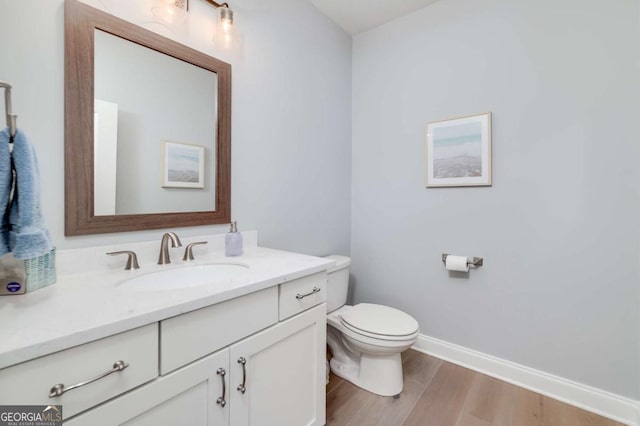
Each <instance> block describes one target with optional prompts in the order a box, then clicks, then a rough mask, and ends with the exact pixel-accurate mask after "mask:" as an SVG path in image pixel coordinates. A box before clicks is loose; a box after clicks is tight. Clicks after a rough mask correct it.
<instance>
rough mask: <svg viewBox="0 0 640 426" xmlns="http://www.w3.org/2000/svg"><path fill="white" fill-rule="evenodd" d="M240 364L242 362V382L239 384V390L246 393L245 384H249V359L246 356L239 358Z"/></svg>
mask: <svg viewBox="0 0 640 426" xmlns="http://www.w3.org/2000/svg"><path fill="white" fill-rule="evenodd" d="M238 364H242V384H239V385H238V388H237V389H238V390H239V391H240V393H245V392H246V391H247V388H246V387H245V385H246V384H247V360H246V359H244V357H240V358H238Z"/></svg>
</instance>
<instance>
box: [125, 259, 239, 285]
mask: <svg viewBox="0 0 640 426" xmlns="http://www.w3.org/2000/svg"><path fill="white" fill-rule="evenodd" d="M247 272H249V266H248V265H242V264H238V263H215V264H210V265H194V266H187V267H184V268H174V269H167V270H165V271H158V272H152V273H150V274H146V275H141V276H139V277H136V278H131V279H130V280H127V281H125V282H124V283H122V287H121V288H124V289H132V290H148V291H157V290H178V289H184V288H191V287H200V286H205V285H210V284H216V283H219V282H221V281H225V280H228V279H230V278H235V277H238V276H240V275H243V274H246V273H247Z"/></svg>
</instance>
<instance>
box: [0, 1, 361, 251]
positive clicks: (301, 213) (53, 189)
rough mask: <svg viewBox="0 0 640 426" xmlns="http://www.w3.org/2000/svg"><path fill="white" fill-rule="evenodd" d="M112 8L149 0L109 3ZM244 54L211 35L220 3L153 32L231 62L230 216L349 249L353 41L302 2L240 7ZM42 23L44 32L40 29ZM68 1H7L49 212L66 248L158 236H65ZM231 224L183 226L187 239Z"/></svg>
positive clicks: (20, 87) (16, 74)
mask: <svg viewBox="0 0 640 426" xmlns="http://www.w3.org/2000/svg"><path fill="white" fill-rule="evenodd" d="M96 3H97V4H104V5H106V6H108V7H109V8H110V9H111V11H112V12H113V13H114V14H119V13H120V12H121V11H125V12H126V11H128V10H129V9H131V8H134V7H136V6H140V7H142V9H141V10H142V12H144V13H147V12H148V9H145V8H144V7H145V6H144V5H145V4H149V2H148V1H144V0H136V1H135V2H133V1H132V2H121V1H112V0H100V1H99V2H96ZM233 7H234V9H235V10H236V22H237V24H238V28H239V29H241V31H242V36H243V43H244V46H243V48H242V50H241V51H234V52H222V51H217V50H216V49H215V48H214V47H213V46H212V43H211V40H212V33H211V31H212V30H211V22H212V20H213V15H214V13H215V10H214V8H212V7H210V6H209V5H207V4H206V3H205V2H200V1H192V2H191V12H190V17H189V21H188V22H187V24H186V25H187V27H186V28H179V29H177V30H171V31H170V30H168V29H166V28H164V27H161V26H159V25H155V24H153V23H152V22H151V19H150V12H149V13H147V14H148V15H149V16H148V17H146V18H145V19H146V20H145V21H144V22H143V23H144V24H145V25H146V26H147V27H148V28H150V29H153V30H155V31H157V32H160V33H162V34H163V35H165V36H169V37H172V38H174V39H176V40H177V41H180V42H183V43H186V44H188V45H190V46H191V47H194V48H196V49H199V50H202V51H204V52H205V53H208V54H210V55H212V56H217V57H219V58H220V59H223V60H226V61H227V62H230V63H231V64H232V66H233V89H232V90H233V102H232V108H233V110H232V120H233V122H232V140H233V141H232V215H233V219H234V220H237V221H238V224H239V227H240V229H257V230H259V231H260V243H261V244H262V245H265V246H270V247H277V248H282V249H288V250H295V251H299V252H304V253H311V254H318V255H323V254H329V253H332V252H339V253H347V252H348V251H349V238H350V221H349V217H350V201H349V200H350V173H351V172H350V168H351V145H350V138H351V38H350V37H349V36H347V35H346V34H345V33H344V32H342V31H341V30H340V29H338V27H337V26H335V25H334V24H333V23H331V22H330V21H329V20H328V19H327V18H326V17H324V16H323V15H321V14H320V13H319V12H318V11H317V10H316V9H315V8H314V7H313V6H312V5H311V4H309V3H308V2H305V1H299V0H275V1H272V2H269V5H268V6H265V4H264V2H263V1H261V0H237V1H235V2H234V3H233ZM35 29H37V30H35ZM63 31H64V19H63V1H62V0H47V1H42V0H21V1H12V0H0V42H1V43H2V50H1V54H0V79H3V80H7V81H8V82H10V83H12V84H13V85H14V93H13V95H14V96H13V101H14V102H13V107H14V110H15V111H16V113H17V114H19V118H18V124H19V126H20V127H21V128H23V129H24V131H25V132H27V134H28V135H29V136H30V138H31V140H32V141H33V143H34V145H35V146H36V149H37V152H38V155H39V158H40V165H41V175H42V182H43V189H42V192H43V200H42V202H43V210H44V214H45V218H46V222H47V225H48V226H49V228H50V230H51V234H52V237H53V240H54V242H55V244H56V245H57V246H58V247H59V248H70V247H83V246H92V245H102V244H112V243H113V244H120V243H122V244H123V245H124V244H126V243H127V242H130V241H140V240H155V239H158V240H159V237H160V235H161V234H162V232H163V231H162V230H156V231H145V232H137V233H121V234H111V235H102V236H86V237H73V238H65V237H64V203H63V199H64V198H63V197H64V152H63V146H64V134H63V131H64V124H63V123H64V121H63V120H64V109H63V106H64V77H63V69H64V67H63V65H64V62H63V60H64V48H63ZM227 229H228V227H227V226H222V225H219V226H209V227H198V228H184V229H177V231H178V233H179V234H180V235H184V236H189V235H200V234H203V233H221V232H226V231H227Z"/></svg>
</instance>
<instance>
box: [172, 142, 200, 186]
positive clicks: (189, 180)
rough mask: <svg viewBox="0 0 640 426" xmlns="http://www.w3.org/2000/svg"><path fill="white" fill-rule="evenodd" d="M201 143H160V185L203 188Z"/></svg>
mask: <svg viewBox="0 0 640 426" xmlns="http://www.w3.org/2000/svg"><path fill="white" fill-rule="evenodd" d="M204 153H205V149H204V146H202V145H191V144H186V143H179V142H169V141H164V142H163V143H162V187H163V188H204Z"/></svg>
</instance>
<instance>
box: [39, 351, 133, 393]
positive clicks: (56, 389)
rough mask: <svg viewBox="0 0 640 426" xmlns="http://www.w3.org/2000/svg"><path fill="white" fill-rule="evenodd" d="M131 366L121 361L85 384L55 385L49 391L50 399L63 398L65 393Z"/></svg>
mask: <svg viewBox="0 0 640 426" xmlns="http://www.w3.org/2000/svg"><path fill="white" fill-rule="evenodd" d="M128 366H129V364H127V363H126V362H124V361H122V360H120V361H116V362H115V363H114V364H113V368H112V369H111V370H109V371H107V372H106V373H103V374H101V375H99V376H96V377H94V378H92V379H89V380H85V381H84V382H80V383H76V384H75V385H72V386H69V387H65V386H64V385H63V384H62V383H58V384H57V385H55V386H54V387H52V388H51V390H50V391H49V398H55V397H58V396H61V395H62V394H63V393H65V392H69V391H70V390H73V389H76V388H79V387H82V386H85V385H88V384H89V383H93V382H95V381H97V380H100V379H103V378H105V377H107V376H108V375H109V374H113V373H117V372H118V371H122V370H124V369H125V368H127V367H128Z"/></svg>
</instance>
